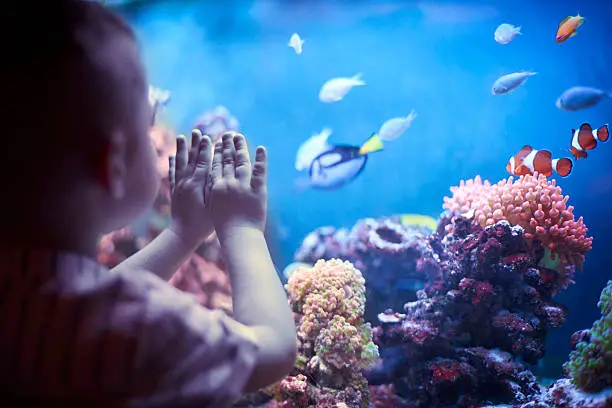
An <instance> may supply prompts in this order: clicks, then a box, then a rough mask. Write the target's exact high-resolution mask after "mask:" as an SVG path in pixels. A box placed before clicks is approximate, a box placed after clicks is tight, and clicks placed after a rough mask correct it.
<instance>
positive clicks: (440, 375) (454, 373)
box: [368, 216, 566, 408]
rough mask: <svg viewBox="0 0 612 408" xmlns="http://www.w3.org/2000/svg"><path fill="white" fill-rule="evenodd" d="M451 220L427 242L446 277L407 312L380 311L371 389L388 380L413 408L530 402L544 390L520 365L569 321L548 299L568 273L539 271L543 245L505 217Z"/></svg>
mask: <svg viewBox="0 0 612 408" xmlns="http://www.w3.org/2000/svg"><path fill="white" fill-rule="evenodd" d="M445 223H446V224H447V225H446V228H445V230H446V231H448V232H447V233H446V234H445V235H443V236H442V235H440V234H436V235H433V236H431V237H429V245H428V247H429V248H432V249H433V250H435V254H433V255H432V256H430V257H429V259H431V260H435V261H436V262H437V265H438V268H439V271H440V273H441V274H442V276H443V278H444V279H442V280H438V281H437V284H436V285H429V286H428V287H427V288H426V290H422V291H419V292H418V299H417V300H415V301H412V302H409V303H407V304H406V305H405V307H404V312H405V313H403V314H399V313H394V312H393V311H387V312H385V313H383V314H381V315H380V318H379V321H380V324H381V325H380V326H379V327H377V328H375V329H374V340H375V342H376V343H377V344H378V346H379V347H380V353H381V357H382V358H383V361H382V364H380V365H378V366H377V368H376V369H373V370H371V372H370V373H369V375H368V377H369V379H370V381H371V385H372V386H373V387H376V386H378V384H392V386H393V389H394V390H395V392H396V393H397V394H398V396H399V397H400V398H401V399H402V401H410V405H409V406H410V407H415V408H418V407H430V406H449V405H457V406H466V407H467V406H478V405H480V404H483V403H485V402H486V401H492V402H497V403H508V402H512V403H527V402H529V401H531V400H532V399H533V398H535V396H536V395H539V392H540V387H539V386H538V384H537V382H536V379H535V377H534V376H533V374H531V372H530V371H529V370H527V369H526V368H525V367H524V366H523V365H522V364H521V363H519V362H518V361H519V358H520V359H522V360H523V361H525V362H527V363H531V364H535V363H536V362H537V361H538V360H539V359H540V358H542V357H543V355H544V352H545V349H544V340H545V338H546V335H547V333H548V331H549V330H550V329H552V328H555V327H559V326H560V325H562V324H563V323H564V321H565V314H566V311H565V308H564V307H563V306H562V305H559V304H557V303H555V302H553V301H552V296H553V294H554V293H556V292H557V291H558V290H559V289H561V288H562V287H563V286H564V285H565V284H566V281H564V280H563V279H562V278H560V276H559V275H561V274H562V272H558V271H555V270H550V269H546V268H544V267H541V266H538V263H539V261H540V259H541V258H542V256H543V253H544V251H543V249H542V248H541V247H538V246H537V245H535V246H534V245H529V244H528V242H527V240H526V239H525V236H524V231H523V229H522V228H521V227H512V226H511V225H510V224H509V223H508V222H507V221H500V222H498V223H496V224H494V225H491V226H488V227H486V228H482V227H480V226H479V225H474V224H472V223H471V222H470V220H468V219H466V218H464V217H461V216H455V217H449V218H448V219H447V221H445ZM372 395H373V396H374V397H375V396H376V395H377V393H375V392H373V393H372ZM374 405H375V406H376V404H374ZM379 405H380V406H384V404H379Z"/></svg>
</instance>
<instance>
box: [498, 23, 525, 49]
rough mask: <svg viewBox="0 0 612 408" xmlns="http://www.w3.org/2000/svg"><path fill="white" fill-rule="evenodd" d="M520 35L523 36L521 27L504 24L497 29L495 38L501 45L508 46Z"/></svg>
mask: <svg viewBox="0 0 612 408" xmlns="http://www.w3.org/2000/svg"><path fill="white" fill-rule="evenodd" d="M518 34H523V33H521V26H518V27H515V26H513V25H512V24H507V23H503V24H500V25H499V26H498V27H497V29H496V30H495V34H494V35H493V38H495V41H497V42H498V43H500V44H508V43H509V42H510V41H512V40H514V37H516V36H517V35H518Z"/></svg>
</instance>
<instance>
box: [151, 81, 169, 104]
mask: <svg viewBox="0 0 612 408" xmlns="http://www.w3.org/2000/svg"><path fill="white" fill-rule="evenodd" d="M170 97H171V94H170V91H166V90H163V89H160V88H156V87H154V86H151V85H149V103H150V104H151V106H153V107H161V106H165V105H167V104H168V102H169V101H170Z"/></svg>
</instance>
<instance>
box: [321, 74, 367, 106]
mask: <svg viewBox="0 0 612 408" xmlns="http://www.w3.org/2000/svg"><path fill="white" fill-rule="evenodd" d="M361 75H362V74H360V73H359V74H356V75H353V76H352V77H349V78H347V77H338V78H332V79H330V80H328V81H326V82H325V83H324V84H323V86H322V87H321V90H320V91H319V100H320V101H321V102H324V103H332V102H338V101H341V100H342V99H343V98H344V97H345V96H346V94H347V93H349V91H350V90H351V89H353V87H355V86H364V85H365V84H366V83H365V81H363V80H362V79H361Z"/></svg>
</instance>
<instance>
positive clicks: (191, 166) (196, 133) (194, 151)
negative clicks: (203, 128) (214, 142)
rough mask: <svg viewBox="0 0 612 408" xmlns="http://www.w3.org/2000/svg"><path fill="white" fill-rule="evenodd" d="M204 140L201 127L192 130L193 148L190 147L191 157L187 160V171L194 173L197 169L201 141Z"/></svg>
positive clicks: (190, 173)
mask: <svg viewBox="0 0 612 408" xmlns="http://www.w3.org/2000/svg"><path fill="white" fill-rule="evenodd" d="M201 140H202V132H200V130H199V129H193V130H192V131H191V148H190V149H189V159H188V161H187V172H188V173H189V175H192V174H193V172H194V171H195V167H196V161H197V160H198V154H199V153H200V141H201Z"/></svg>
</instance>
